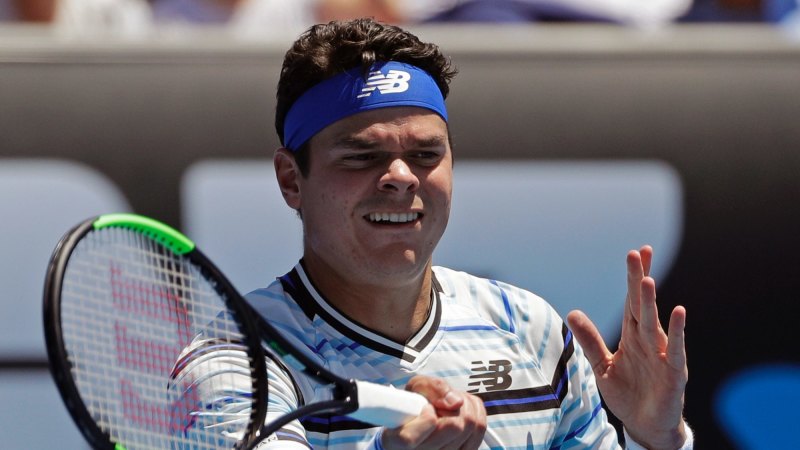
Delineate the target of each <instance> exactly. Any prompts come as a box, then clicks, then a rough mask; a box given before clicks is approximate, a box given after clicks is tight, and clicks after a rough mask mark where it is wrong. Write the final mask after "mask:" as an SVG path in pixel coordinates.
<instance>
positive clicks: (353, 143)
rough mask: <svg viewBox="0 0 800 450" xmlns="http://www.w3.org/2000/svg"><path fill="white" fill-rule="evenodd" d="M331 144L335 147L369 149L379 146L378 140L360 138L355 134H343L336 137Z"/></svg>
mask: <svg viewBox="0 0 800 450" xmlns="http://www.w3.org/2000/svg"><path fill="white" fill-rule="evenodd" d="M333 146H334V147H336V148H346V149H354V150H371V149H374V148H377V147H379V146H380V143H379V142H378V141H373V140H368V139H362V138H359V137H355V136H343V137H341V138H339V139H337V140H336V141H335V142H334V143H333Z"/></svg>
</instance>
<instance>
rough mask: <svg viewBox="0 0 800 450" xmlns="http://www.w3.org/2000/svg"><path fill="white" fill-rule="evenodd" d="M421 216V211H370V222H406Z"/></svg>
mask: <svg viewBox="0 0 800 450" xmlns="http://www.w3.org/2000/svg"><path fill="white" fill-rule="evenodd" d="M417 218H419V213H370V214H369V220H370V222H391V223H406V222H413V221H415V220H417Z"/></svg>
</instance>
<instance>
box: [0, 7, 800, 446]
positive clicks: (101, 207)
mask: <svg viewBox="0 0 800 450" xmlns="http://www.w3.org/2000/svg"><path fill="white" fill-rule="evenodd" d="M81 2H82V3H76V2H75V1H72V0H62V1H61V3H59V2H56V1H55V0H29V1H19V0H0V227H2V228H1V229H2V233H0V284H1V285H2V289H1V290H0V292H2V293H1V294H0V399H2V400H3V404H5V405H7V406H6V408H3V409H2V410H1V411H0V430H2V431H3V433H2V435H3V439H2V444H0V447H2V448H9V449H17V448H19V449H22V448H25V449H29V448H50V447H52V446H53V444H57V445H58V447H59V448H86V444H85V443H84V442H83V440H82V438H81V437H80V434H79V432H78V431H77V429H76V428H75V426H74V425H73V423H72V420H71V419H70V417H69V415H68V413H67V412H66V409H65V408H64V406H63V404H62V402H61V400H60V398H59V395H58V393H57V391H56V388H55V386H54V384H53V382H52V381H51V378H50V375H49V373H48V369H47V361H46V355H45V349H44V341H43V334H42V317H41V316H42V313H41V295H42V292H41V290H42V283H43V281H44V274H45V270H46V266H47V260H48V257H49V255H50V253H51V251H52V250H53V247H54V245H55V244H56V242H57V241H58V239H59V237H60V236H61V235H62V234H63V233H64V232H65V231H66V230H67V229H68V228H69V227H71V226H72V225H74V224H75V223H77V222H78V221H80V220H82V219H84V218H86V217H88V216H90V215H94V214H101V213H108V212H116V211H135V212H138V213H141V214H146V215H150V216H152V217H155V218H158V219H160V220H162V221H165V222H167V223H170V224H171V225H173V226H176V227H178V228H180V229H182V230H184V231H185V232H186V233H187V234H188V235H189V236H190V237H192V238H193V239H194V240H195V241H197V243H198V244H199V246H200V247H201V248H203V249H204V250H205V252H206V253H207V254H209V256H210V257H211V258H212V259H213V260H215V261H216V262H217V263H218V264H219V265H220V266H221V268H222V269H223V271H225V272H226V273H228V274H229V276H230V277H231V278H232V280H233V281H234V283H235V284H236V286H237V287H238V288H239V290H241V291H243V292H246V291H249V290H251V289H254V288H256V287H260V286H263V285H265V284H267V283H269V282H270V280H271V279H272V278H274V277H275V276H277V275H280V274H282V273H284V272H286V271H288V270H289V269H290V268H291V266H292V265H293V264H294V262H295V261H296V260H297V259H298V258H299V256H300V252H301V244H300V222H299V220H298V219H297V218H296V217H295V215H294V214H293V213H292V211H290V210H289V209H288V208H287V207H286V206H285V205H283V203H282V199H281V198H280V196H279V195H278V191H277V188H276V185H275V182H274V178H273V172H272V165H271V155H272V151H273V150H274V149H275V148H276V147H277V146H278V142H277V138H276V136H275V133H274V129H273V125H272V124H273V119H274V107H275V101H274V98H275V97H274V96H275V94H274V92H275V84H276V82H277V76H278V72H279V70H280V64H281V60H282V55H283V52H284V51H285V50H286V48H288V46H289V44H290V43H291V41H292V40H293V39H294V38H295V37H296V35H297V34H298V33H299V32H300V31H301V30H302V29H303V28H305V27H306V26H307V25H308V24H309V23H311V22H313V21H316V20H327V19H330V18H339V17H348V16H352V15H362V14H364V15H371V16H376V17H378V18H382V19H384V20H388V21H392V22H395V23H399V24H402V25H404V26H406V27H407V28H410V29H412V30H413V31H414V32H416V33H417V34H418V35H419V36H420V37H421V38H422V39H423V40H427V41H433V42H436V43H438V44H439V45H440V46H441V47H442V48H443V50H444V51H445V52H446V53H447V54H449V55H450V56H451V57H452V59H453V62H454V63H455V65H456V66H457V67H458V68H459V69H460V72H461V73H460V74H459V75H458V76H457V77H456V78H455V80H454V81H453V84H452V90H451V96H450V98H449V99H448V108H449V111H450V116H451V121H450V123H451V128H452V133H453V137H454V144H455V146H454V149H455V150H454V152H455V155H456V165H455V197H454V203H453V212H452V217H451V223H450V227H449V228H448V231H447V233H446V234H445V237H444V238H443V240H442V242H441V244H440V246H439V249H438V251H437V253H436V255H435V263H438V264H443V265H447V266H451V267H455V268H460V269H464V270H468V271H471V272H474V273H477V274H481V275H485V276H490V277H493V278H497V279H501V280H505V281H509V282H513V283H515V284H518V285H520V286H522V287H525V288H527V289H530V290H532V291H534V292H536V293H538V294H540V295H542V296H543V297H545V298H546V299H548V300H549V301H550V302H551V303H552V304H553V305H554V306H555V307H556V308H557V309H558V310H559V311H560V312H561V313H563V314H566V312H568V311H569V310H571V309H574V308H580V309H584V310H585V311H587V312H588V313H589V315H590V316H591V317H592V318H593V319H595V321H596V322H597V323H598V325H599V326H600V327H601V331H602V332H603V334H604V336H605V337H606V339H607V340H608V341H609V342H610V343H615V342H616V340H617V339H618V329H619V316H620V313H621V308H622V302H623V298H624V295H625V279H624V278H625V272H624V271H625V265H624V257H625V253H626V252H627V251H628V250H629V249H631V248H637V247H638V246H640V245H642V244H645V243H649V244H652V245H653V246H654V247H655V251H656V260H655V262H654V269H653V270H654V274H655V276H656V278H657V282H658V295H659V305H660V312H661V316H662V320H666V319H667V317H668V314H669V311H670V310H671V309H672V307H674V306H675V305H677V304H682V305H685V306H686V307H687V309H688V325H687V335H688V341H687V345H688V353H689V369H690V377H689V385H688V388H687V396H686V417H687V419H688V421H689V423H690V424H691V425H692V426H693V427H694V428H695V430H696V436H697V445H696V448H698V449H725V448H731V449H767V448H769V449H775V448H787V449H788V448H800V437H798V434H797V433H793V432H792V425H793V424H794V422H795V421H796V419H797V418H798V417H800V416H798V414H797V412H796V410H797V405H798V402H800V353H798V351H797V350H796V349H795V343H796V342H797V337H798V332H797V325H796V318H795V317H796V315H797V312H798V311H799V310H800V309H799V308H798V307H797V306H796V303H797V298H796V297H795V296H796V295H797V292H798V291H800V277H798V275H797V274H798V272H800V271H799V270H798V269H800V263H798V257H797V255H798V254H800V234H798V230H800V214H798V213H797V212H796V209H797V201H798V199H799V198H800V195H798V194H800V176H798V174H800V126H798V118H800V88H798V84H800V83H798V82H799V81H800V41H798V39H800V32H798V30H800V28H799V27H800V22H798V21H797V20H796V11H797V5H796V2H794V0H792V1H788V0H787V1H782V2H779V1H772V0H761V1H758V0H724V1H723V0H714V1H713V2H712V1H707V2H704V1H701V0H697V1H696V2H694V3H691V2H686V1H683V0H681V1H676V0H661V1H660V2H658V1H654V2H650V3H647V4H648V5H650V9H647V8H646V7H642V6H641V5H638V6H637V5H634V4H633V3H642V2H641V1H640V2H632V4H631V5H626V4H625V2H615V4H616V5H617V6H616V7H614V6H613V5H612V4H611V3H609V4H608V5H604V4H603V2H599V1H598V2H588V3H594V6H592V5H589V6H588V7H587V5H586V4H584V3H582V2H580V1H575V0H549V1H546V2H545V1H508V2H505V1H497V2H494V3H492V2H481V1H477V2H459V1H456V0H448V1H433V2H420V1H407V2H399V1H389V0H385V1H368V2H358V1H349V2H348V1H338V2H337V1H323V0H319V1H316V0H305V1H298V2H296V4H295V3H291V4H290V3H288V2H274V1H269V0H250V1H249V2H247V1H245V0H239V1H236V0H181V1H168V0H161V1H159V0H156V1H152V2H145V1H143V0H102V1H101V0H91V1H90V0H81ZM243 5H247V6H243ZM289 5H291V6H289ZM248 8H253V9H248ZM586 8H588V9H586ZM615 8H616V9H615ZM620 8H622V9H620ZM43 423H44V424H46V427H45V430H46V431H44V432H42V431H41V429H40V428H41V424H43Z"/></svg>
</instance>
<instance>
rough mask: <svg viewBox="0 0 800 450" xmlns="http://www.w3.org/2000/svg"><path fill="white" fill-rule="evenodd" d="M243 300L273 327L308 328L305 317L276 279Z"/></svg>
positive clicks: (248, 294)
mask: <svg viewBox="0 0 800 450" xmlns="http://www.w3.org/2000/svg"><path fill="white" fill-rule="evenodd" d="M244 298H245V299H246V300H247V302H248V303H250V305H252V306H253V308H254V309H255V310H256V311H257V312H258V313H259V314H261V316H262V317H264V318H265V319H266V320H267V321H269V322H270V323H272V324H273V325H276V326H278V327H287V328H290V329H305V328H307V327H310V324H309V320H308V318H307V316H306V315H305V314H304V313H303V311H302V310H301V308H300V307H299V306H298V304H297V302H295V301H294V300H293V299H292V297H291V295H289V293H287V292H286V290H285V289H284V286H283V284H282V283H281V282H280V280H278V279H276V280H274V281H273V282H271V283H270V284H269V285H267V286H266V287H263V288H259V289H255V290H253V291H251V292H249V293H247V294H246V295H245V296H244Z"/></svg>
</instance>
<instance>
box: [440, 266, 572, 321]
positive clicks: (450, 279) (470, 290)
mask: <svg viewBox="0 0 800 450" xmlns="http://www.w3.org/2000/svg"><path fill="white" fill-rule="evenodd" d="M433 272H434V275H435V280H436V283H437V284H438V285H439V287H440V288H441V295H442V297H443V298H444V299H446V301H449V302H451V303H453V304H455V305H459V306H465V307H468V308H477V309H479V310H482V311H485V312H488V313H489V314H491V315H497V314H499V315H500V316H506V315H508V314H509V313H513V315H514V316H515V317H517V318H519V319H520V320H524V321H539V320H544V319H546V318H547V317H552V315H553V314H556V313H555V311H554V309H553V308H552V306H550V304H549V303H548V302H547V301H546V300H545V299H543V298H542V297H540V296H539V295H537V294H535V293H533V292H531V291H529V290H527V289H523V288H520V287H518V286H515V285H513V284H510V283H507V282H504V281H500V280H494V279H491V278H487V277H482V276H477V275H473V274H470V273H468V272H464V271H459V270H453V269H450V268H447V267H442V266H434V267H433ZM556 315H557V314H556Z"/></svg>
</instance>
